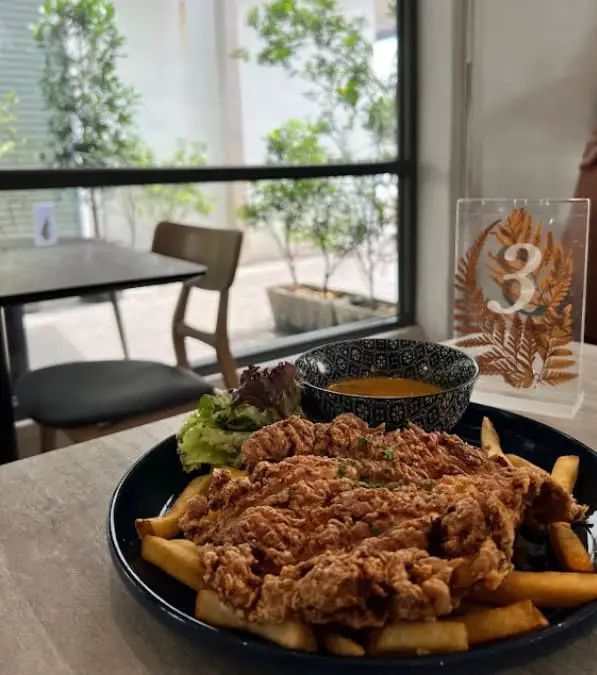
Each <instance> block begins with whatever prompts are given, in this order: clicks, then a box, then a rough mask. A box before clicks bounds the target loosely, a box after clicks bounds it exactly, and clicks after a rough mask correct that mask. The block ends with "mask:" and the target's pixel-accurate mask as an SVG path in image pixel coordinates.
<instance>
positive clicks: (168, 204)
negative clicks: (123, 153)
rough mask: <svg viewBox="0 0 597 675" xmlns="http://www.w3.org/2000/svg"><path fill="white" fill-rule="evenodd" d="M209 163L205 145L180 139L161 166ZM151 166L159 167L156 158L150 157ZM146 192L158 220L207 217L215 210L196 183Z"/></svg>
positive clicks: (163, 187) (147, 188) (150, 206)
mask: <svg viewBox="0 0 597 675" xmlns="http://www.w3.org/2000/svg"><path fill="white" fill-rule="evenodd" d="M206 162H207V154H206V147H205V144H204V143H198V142H195V141H187V140H183V139H179V140H178V141H177V142H176V147H175V150H174V152H173V154H172V155H171V156H170V157H168V158H166V159H165V160H164V161H163V162H161V165H162V166H169V167H189V166H205V164H206ZM149 163H150V164H151V165H152V166H156V165H158V164H159V162H157V161H156V158H155V155H154V154H153V153H151V154H150V159H149ZM145 191H146V194H147V197H148V200H149V209H150V210H151V211H152V213H153V214H154V215H155V216H156V217H157V219H158V220H178V219H180V218H185V217H188V215H189V214H190V213H198V214H202V215H207V214H209V213H211V211H212V209H213V202H212V200H211V199H210V198H209V197H208V196H207V195H206V194H205V192H204V190H202V189H201V187H200V186H199V184H197V183H182V184H178V183H177V184H173V185H147V186H145Z"/></svg>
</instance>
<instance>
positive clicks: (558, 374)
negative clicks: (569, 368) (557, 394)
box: [542, 370, 578, 387]
mask: <svg viewBox="0 0 597 675" xmlns="http://www.w3.org/2000/svg"><path fill="white" fill-rule="evenodd" d="M577 377H578V373H566V372H562V371H561V370H547V371H545V374H544V375H543V379H542V382H545V384H549V385H551V386H552V387H555V386H556V385H558V384H562V383H564V382H570V381H571V380H575V379H576V378H577Z"/></svg>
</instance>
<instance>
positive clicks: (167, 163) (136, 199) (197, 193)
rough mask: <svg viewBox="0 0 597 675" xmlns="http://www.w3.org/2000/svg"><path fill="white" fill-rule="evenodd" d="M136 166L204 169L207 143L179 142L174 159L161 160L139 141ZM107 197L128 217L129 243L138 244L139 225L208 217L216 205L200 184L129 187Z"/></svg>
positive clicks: (135, 159)
mask: <svg viewBox="0 0 597 675" xmlns="http://www.w3.org/2000/svg"><path fill="white" fill-rule="evenodd" d="M133 154H134V164H135V166H138V167H151V166H164V167H189V166H204V165H205V163H206V161H207V156H206V148H205V145H204V144H203V143H197V142H194V141H187V140H184V139H179V140H177V141H176V144H175V150H174V152H173V154H172V155H171V156H170V157H167V158H166V159H165V160H163V161H160V160H158V159H157V157H156V154H155V152H154V151H153V150H152V148H151V147H150V146H149V145H148V144H147V143H146V142H144V141H141V140H139V142H138V143H137V146H136V148H135V151H134V153H133ZM104 195H105V196H107V198H108V200H109V201H110V202H111V204H112V205H113V206H115V207H116V210H117V211H118V212H119V213H120V215H121V216H123V217H124V220H125V221H126V224H127V225H128V228H129V234H130V239H129V243H130V245H131V246H132V247H133V248H134V247H135V246H136V243H137V235H138V231H139V226H140V225H142V224H147V223H149V224H151V225H152V226H153V225H155V223H157V222H160V221H162V220H181V219H185V218H188V217H190V216H191V215H192V214H201V215H208V214H209V213H211V211H212V209H213V202H212V200H211V199H210V197H209V196H208V195H206V193H205V191H204V190H202V189H201V187H200V185H199V184H197V183H184V184H178V183H177V184H172V185H161V184H158V185H126V186H124V187H117V188H111V189H109V190H105V191H104Z"/></svg>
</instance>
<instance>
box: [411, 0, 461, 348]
mask: <svg viewBox="0 0 597 675" xmlns="http://www.w3.org/2000/svg"><path fill="white" fill-rule="evenodd" d="M418 4H419V60H420V63H419V72H420V81H419V167H418V172H419V176H418V178H419V209H418V219H419V222H418V237H417V245H418V255H417V258H418V261H417V262H418V268H417V270H418V271H417V277H418V278H417V282H418V283H417V323H418V324H419V325H420V326H421V327H422V328H423V330H424V331H425V334H426V335H427V337H428V339H430V340H442V339H445V338H446V337H447V336H448V331H449V326H450V323H451V288H452V284H451V275H452V251H453V250H454V243H453V241H454V239H453V235H454V209H455V203H456V199H457V197H458V195H459V193H460V189H461V188H460V185H459V177H460V169H461V161H462V157H461V121H462V115H463V111H462V72H461V71H462V61H463V55H462V53H461V52H462V51H463V37H464V30H463V20H462V13H463V12H462V10H463V3H462V1H461V0H441V1H439V2H438V0H419V3H418Z"/></svg>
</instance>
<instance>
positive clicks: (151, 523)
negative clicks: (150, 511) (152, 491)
mask: <svg viewBox="0 0 597 675" xmlns="http://www.w3.org/2000/svg"><path fill="white" fill-rule="evenodd" d="M210 480H211V476H198V477H197V478H193V480H192V481H191V482H190V483H189V484H188V485H187V486H186V488H185V489H184V490H183V491H182V492H181V493H180V495H179V497H178V499H177V500H176V501H175V502H174V504H173V505H172V507H171V508H170V509H169V510H168V511H167V512H166V513H165V514H164V515H162V516H156V517H155V518H137V520H135V528H136V530H137V534H138V535H139V537H146V536H148V535H150V536H154V537H162V538H163V539H173V538H174V537H177V536H178V535H179V534H180V527H179V526H178V521H179V520H180V518H181V516H182V515H183V513H184V509H185V506H186V503H187V502H188V501H189V499H191V497H196V496H198V495H202V494H205V493H206V492H207V490H208V488H209V482H210Z"/></svg>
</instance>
